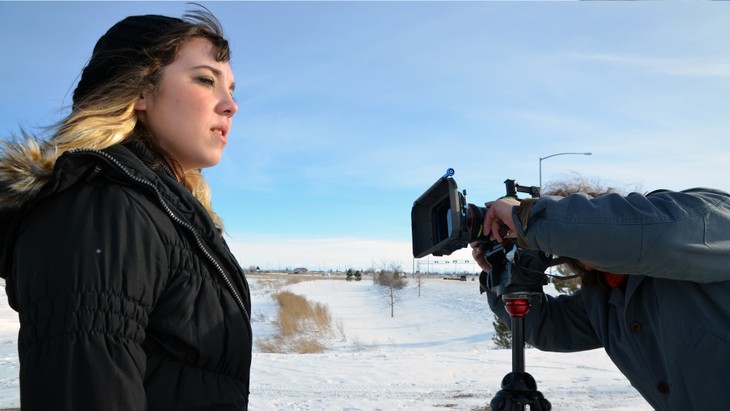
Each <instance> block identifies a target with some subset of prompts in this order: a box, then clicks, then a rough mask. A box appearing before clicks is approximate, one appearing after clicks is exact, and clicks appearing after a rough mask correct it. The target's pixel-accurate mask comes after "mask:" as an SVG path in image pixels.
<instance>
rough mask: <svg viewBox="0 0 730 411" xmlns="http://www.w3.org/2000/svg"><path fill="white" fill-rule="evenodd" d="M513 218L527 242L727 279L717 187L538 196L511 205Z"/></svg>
mask: <svg viewBox="0 0 730 411" xmlns="http://www.w3.org/2000/svg"><path fill="white" fill-rule="evenodd" d="M515 221H516V224H517V226H518V231H519V232H520V235H521V236H522V239H523V240H524V242H525V243H526V244H527V245H529V246H530V247H532V248H538V249H540V250H542V251H545V252H550V253H553V254H555V255H560V256H564V257H572V258H575V259H578V260H582V261H587V262H590V263H593V264H595V265H596V266H598V267H599V268H600V269H602V270H604V271H607V272H611V273H616V274H638V275H646V276H649V277H660V278H668V279H675V280H687V281H694V282H698V283H710V282H718V281H727V280H730V270H728V269H727V267H730V241H729V237H728V233H730V195H728V194H727V193H723V192H720V191H716V190H711V189H693V190H687V191H683V192H670V191H660V192H656V193H653V194H649V195H646V196H644V195H641V194H638V193H632V194H629V195H628V196H626V197H624V196H621V195H618V194H609V195H605V196H601V197H597V198H591V197H588V196H585V195H581V194H574V195H571V196H568V197H565V198H556V197H544V198H541V199H539V200H537V201H534V202H532V203H531V204H530V205H529V210H527V212H526V210H525V209H524V207H522V208H520V207H516V209H515Z"/></svg>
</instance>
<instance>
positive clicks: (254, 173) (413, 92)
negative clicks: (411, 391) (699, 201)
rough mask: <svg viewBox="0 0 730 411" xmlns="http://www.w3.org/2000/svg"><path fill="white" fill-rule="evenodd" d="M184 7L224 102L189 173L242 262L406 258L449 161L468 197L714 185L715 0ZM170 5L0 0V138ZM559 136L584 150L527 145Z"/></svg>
mask: <svg viewBox="0 0 730 411" xmlns="http://www.w3.org/2000/svg"><path fill="white" fill-rule="evenodd" d="M203 4H204V5H206V6H207V7H208V8H209V9H210V10H211V11H213V13H214V14H216V15H217V17H218V18H219V19H220V20H221V22H222V23H223V26H224V28H225V30H226V33H227V36H228V37H229V39H230V42H231V45H232V48H233V59H232V66H233V72H234V75H235V77H236V83H237V89H236V98H237V100H238V103H239V112H238V114H237V115H236V117H235V118H234V127H233V130H232V132H231V136H230V143H229V145H228V147H227V149H226V152H225V154H224V158H223V160H222V161H221V163H220V164H219V165H218V166H216V167H214V168H211V169H209V170H206V172H205V173H206V176H207V178H208V180H209V182H210V184H211V186H212V189H213V196H214V197H213V201H214V206H215V208H216V209H217V211H218V212H219V213H220V214H221V215H222V217H223V219H224V221H225V223H226V230H227V232H228V236H229V238H228V240H229V242H230V243H231V246H232V248H233V249H234V252H235V253H236V255H237V257H238V259H239V261H240V262H241V264H242V265H243V266H250V265H257V266H260V267H262V268H287V267H299V266H304V267H308V268H310V269H346V268H348V267H354V268H368V267H371V266H379V265H383V264H392V263H396V264H400V265H402V266H403V267H404V268H405V269H406V270H407V271H410V270H411V269H412V268H413V267H417V263H414V261H413V259H412V257H411V231H410V230H411V229H410V209H411V206H412V204H413V201H414V200H415V199H416V198H418V196H420V195H421V194H422V193H423V192H424V191H425V190H426V189H427V188H428V187H430V186H431V184H433V183H434V182H435V181H436V180H437V179H438V178H439V177H440V176H441V175H443V174H444V172H445V170H446V169H447V168H449V167H453V168H454V169H456V175H455V178H456V181H457V182H458V184H459V187H460V188H464V189H467V192H468V193H469V197H468V199H469V201H470V202H472V203H476V204H482V203H483V202H485V201H488V200H492V199H494V198H496V197H499V196H501V195H502V194H503V189H504V188H503V187H504V185H503V183H502V182H503V181H504V180H505V179H507V178H511V179H515V180H517V181H518V182H519V183H520V184H524V185H537V184H538V178H539V171H540V168H541V169H542V177H543V183H549V182H551V181H555V180H559V179H564V178H569V177H571V176H574V175H581V176H584V177H587V178H590V179H599V180H601V181H602V182H604V183H606V184H607V185H611V186H614V187H617V188H619V189H622V190H626V191H632V190H638V191H649V190H653V189H656V188H667V189H675V190H679V189H684V188H689V187H695V186H710V187H716V188H720V189H724V190H728V191H730V139H729V138H728V132H729V131H730V115H728V113H730V47H728V40H730V4H729V3H727V2H586V3H577V2H306V1H302V2H210V3H208V2H203ZM186 7H187V6H186V4H185V3H179V2H161V3H157V2H119V3H115V2H103V3H96V2H78V3H65V2H50V3H48V2H0V55H2V59H3V64H0V77H1V78H2V79H4V84H3V93H2V94H0V135H2V136H3V137H6V136H9V135H10V134H11V133H17V132H18V130H19V128H20V127H23V128H25V129H28V130H37V129H36V127H39V126H45V125H49V124H51V123H52V122H54V121H56V120H59V119H60V118H62V116H63V115H64V114H65V113H67V112H68V111H67V110H68V106H69V105H70V102H71V95H72V92H73V88H74V87H75V83H76V81H77V80H78V75H79V73H80V72H81V69H82V68H83V66H84V64H85V63H86V61H87V60H88V58H89V56H90V53H91V50H92V48H93V46H94V44H95V42H96V40H97V39H98V38H99V37H100V36H101V35H102V34H103V33H104V32H105V31H106V30H107V29H108V28H109V27H110V26H111V25H112V24H114V23H115V22H117V21H119V20H121V19H122V18H124V17H126V16H128V15H134V14H149V13H154V14H165V15H171V16H181V15H182V14H183V12H184V11H185V10H186ZM561 152H592V153H593V155H591V156H581V155H570V156H568V155H566V156H557V157H553V158H550V159H546V160H544V161H542V162H540V161H539V159H540V157H546V156H548V155H551V154H555V153H561ZM468 255H469V253H468V250H462V251H461V252H457V253H456V254H454V255H453V256H451V257H449V258H444V259H440V260H441V261H443V260H445V261H454V260H455V259H456V260H457V261H464V259H466V258H468ZM434 260H439V259H434V258H430V259H429V261H434ZM423 263H424V262H423V261H422V262H421V264H423ZM441 267H450V268H454V265H453V264H452V265H451V266H449V265H448V264H444V263H439V264H433V265H431V266H430V268H431V269H432V270H433V269H438V268H441ZM458 267H459V269H472V268H474V266H473V264H460V265H459V266H458ZM421 269H425V267H424V266H423V265H421Z"/></svg>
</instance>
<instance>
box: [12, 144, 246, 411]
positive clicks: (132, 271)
mask: <svg viewBox="0 0 730 411" xmlns="http://www.w3.org/2000/svg"><path fill="white" fill-rule="evenodd" d="M149 157H150V153H149V151H146V149H145V148H144V146H143V145H142V144H141V143H137V144H129V145H117V146H114V147H111V148H109V149H106V150H103V151H76V152H71V153H67V154H64V155H62V156H61V157H60V158H59V159H58V160H57V162H56V165H55V169H54V177H53V179H52V180H51V182H50V183H48V184H45V185H44V186H43V188H42V189H41V190H40V192H39V193H38V194H36V195H34V196H32V198H30V199H29V200H28V201H27V202H26V203H24V204H17V206H15V207H10V208H8V207H7V204H3V208H2V209H1V210H0V215H1V217H0V219H1V221H0V223H1V224H2V225H3V228H4V229H5V232H3V233H2V234H0V270H1V271H0V275H2V276H3V277H5V278H6V281H7V285H6V289H7V294H8V298H9V300H10V304H11V306H12V307H13V308H14V309H16V310H17V311H18V313H19V317H20V327H21V328H20V334H19V339H18V351H19V357H20V391H21V406H22V409H23V411H32V410H41V409H42V410H49V409H53V410H245V409H247V407H248V406H247V404H248V390H249V373H250V364H251V348H252V336H251V323H250V315H249V313H250V311H251V310H250V295H249V290H248V285H247V283H246V279H245V277H244V275H243V272H242V270H241V268H240V267H239V265H238V263H237V262H236V260H235V258H234V257H233V255H232V254H231V253H230V251H229V250H228V247H227V245H226V243H225V241H224V239H223V238H222V236H221V234H220V232H219V230H218V228H217V227H216V226H215V225H214V224H213V221H212V219H211V218H210V217H209V215H208V214H207V212H206V211H205V209H204V208H203V207H202V205H201V204H200V203H199V202H198V201H197V200H196V199H195V198H194V197H193V196H192V195H191V194H190V192H189V191H187V190H186V189H185V188H183V187H182V186H181V185H180V184H179V183H178V182H177V181H176V180H175V179H173V178H172V177H171V176H170V175H169V174H168V173H166V172H165V171H164V170H165V168H163V167H161V168H157V169H156V170H155V171H153V170H152V169H150V168H149V167H148V166H146V164H149V162H146V161H142V159H146V160H149ZM3 190H4V191H0V194H2V195H5V194H6V192H7V188H6V187H5V188H3Z"/></svg>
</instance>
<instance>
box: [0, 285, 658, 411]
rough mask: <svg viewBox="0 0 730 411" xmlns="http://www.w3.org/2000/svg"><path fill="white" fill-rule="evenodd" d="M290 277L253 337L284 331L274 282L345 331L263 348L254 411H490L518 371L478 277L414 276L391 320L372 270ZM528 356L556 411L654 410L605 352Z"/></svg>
mask: <svg viewBox="0 0 730 411" xmlns="http://www.w3.org/2000/svg"><path fill="white" fill-rule="evenodd" d="M291 277H295V276H291V275H290V276H288V277H281V276H279V277H274V276H266V275H263V274H262V275H259V276H256V277H254V278H250V285H251V290H252V303H253V309H252V319H253V327H254V335H255V339H256V340H259V339H266V338H267V337H270V336H271V335H272V334H273V333H275V332H276V326H275V323H274V319H275V318H276V311H277V306H276V303H275V302H274V301H273V300H272V298H271V295H272V292H274V290H276V289H280V290H282V289H286V290H289V291H291V292H294V293H296V294H299V295H302V296H304V297H306V298H307V299H308V300H310V301H312V302H320V303H322V304H326V305H327V307H328V308H329V311H330V313H331V315H332V317H333V321H334V323H335V327H334V328H335V330H334V331H333V333H332V335H331V336H329V337H328V338H327V339H326V345H327V350H326V351H325V352H324V353H321V354H270V353H262V352H259V351H258V349H257V348H254V356H253V365H252V370H251V397H250V401H251V402H250V409H251V410H254V411H258V410H264V411H266V410H348V411H355V410H419V411H420V410H444V409H450V410H468V411H478V410H486V409H488V408H487V405H488V404H489V402H490V400H491V399H492V398H493V397H494V395H495V394H496V393H497V391H498V390H499V389H500V382H501V380H502V377H503V376H504V375H505V374H507V373H508V372H510V371H511V367H512V357H511V351H510V350H508V349H496V348H495V344H494V343H493V342H492V340H491V338H492V336H493V334H494V329H493V327H492V320H493V315H492V313H491V312H490V311H489V308H488V306H487V302H486V298H485V297H484V296H480V295H479V291H478V285H477V282H476V281H471V278H469V280H468V281H449V280H443V279H440V278H427V279H424V280H423V282H422V286H421V287H420V297H419V295H418V288H417V287H416V281H415V279H413V278H411V279H410V280H409V285H408V287H407V288H405V289H403V290H402V291H401V293H400V295H399V297H400V299H399V301H398V302H396V304H395V310H394V311H395V312H394V316H393V317H392V318H391V316H390V308H389V306H388V304H387V301H386V297H385V295H384V294H383V290H382V287H379V286H376V285H374V284H373V283H372V280H371V279H370V278H368V277H365V278H364V279H363V281H351V282H348V281H344V280H342V279H341V278H338V277H336V276H333V277H327V278H324V277H306V278H305V280H304V281H300V282H296V283H289V281H288V280H289V279H290V278H291ZM297 279H302V277H301V276H297ZM1 289H2V292H1V293H0V294H2V295H0V408H7V407H17V406H19V402H20V401H19V394H18V369H19V366H18V355H17V348H16V344H17V331H18V320H17V314H16V313H15V312H14V311H13V310H12V309H10V308H9V307H8V305H7V300H6V298H5V296H4V287H2V288H1ZM525 363H526V369H527V372H529V373H530V374H531V375H532V376H533V377H534V378H535V380H536V381H537V388H538V390H539V391H540V392H541V393H542V394H543V395H544V396H545V398H547V399H548V400H549V401H550V402H551V404H552V409H554V410H586V409H600V410H632V411H634V410H651V407H649V406H648V405H647V403H646V401H644V400H643V398H642V397H641V396H640V395H639V394H638V393H637V392H636V390H635V389H634V388H632V387H631V385H630V384H629V383H628V381H627V380H626V379H625V378H624V376H623V375H622V374H621V373H620V372H619V371H618V369H617V368H616V367H615V366H614V365H613V363H612V362H611V361H610V360H609V359H608V357H607V355H606V354H605V353H604V352H603V351H602V350H592V351H586V352H580V353H570V354H565V353H562V354H561V353H547V352H541V351H539V350H536V349H532V348H528V349H526V350H525Z"/></svg>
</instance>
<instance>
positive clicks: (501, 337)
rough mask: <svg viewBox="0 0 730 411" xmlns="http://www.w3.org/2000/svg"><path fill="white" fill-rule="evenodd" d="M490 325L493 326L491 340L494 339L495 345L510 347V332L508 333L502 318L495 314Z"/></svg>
mask: <svg viewBox="0 0 730 411" xmlns="http://www.w3.org/2000/svg"><path fill="white" fill-rule="evenodd" d="M492 326H493V327H494V336H493V337H492V341H494V343H495V344H496V345H497V347H499V348H512V334H511V333H510V331H509V327H507V324H505V323H504V322H503V321H502V319H500V318H499V317H497V316H495V317H494V321H492Z"/></svg>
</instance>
